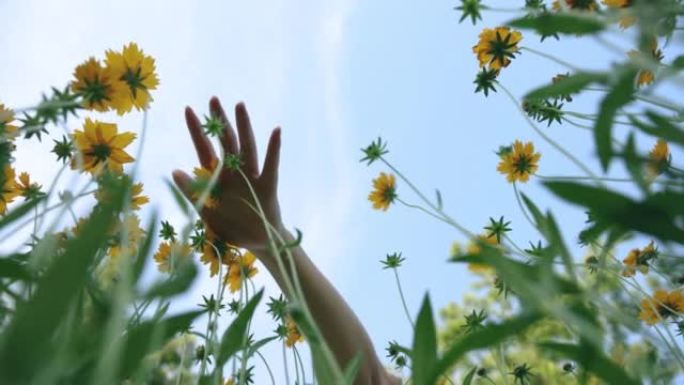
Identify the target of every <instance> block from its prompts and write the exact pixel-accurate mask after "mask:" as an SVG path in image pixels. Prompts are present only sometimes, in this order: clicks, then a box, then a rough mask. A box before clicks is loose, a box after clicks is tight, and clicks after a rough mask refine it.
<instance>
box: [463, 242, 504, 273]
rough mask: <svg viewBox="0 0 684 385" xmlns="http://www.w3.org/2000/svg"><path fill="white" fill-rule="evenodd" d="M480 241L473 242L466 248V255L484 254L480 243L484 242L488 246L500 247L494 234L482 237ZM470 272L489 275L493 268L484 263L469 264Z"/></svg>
mask: <svg viewBox="0 0 684 385" xmlns="http://www.w3.org/2000/svg"><path fill="white" fill-rule="evenodd" d="M477 239H478V241H473V240H471V241H470V242H469V243H468V247H467V248H466V253H468V254H472V255H476V254H480V253H481V252H482V247H481V246H480V243H479V242H483V243H485V244H488V245H492V246H498V245H499V242H497V240H496V235H494V234H492V235H490V236H486V235H480V236H478V237H477ZM468 270H470V271H471V272H473V273H475V274H489V273H492V268H491V267H490V266H489V265H485V264H482V263H469V264H468Z"/></svg>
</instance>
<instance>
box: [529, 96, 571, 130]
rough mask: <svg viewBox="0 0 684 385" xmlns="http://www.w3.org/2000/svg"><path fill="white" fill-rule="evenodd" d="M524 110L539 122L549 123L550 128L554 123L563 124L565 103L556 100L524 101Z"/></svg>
mask: <svg viewBox="0 0 684 385" xmlns="http://www.w3.org/2000/svg"><path fill="white" fill-rule="evenodd" d="M522 109H523V111H525V113H527V115H528V116H529V117H530V118H532V119H534V120H536V121H537V122H540V123H544V122H548V123H547V126H550V125H551V123H553V122H554V121H556V122H558V123H562V118H563V110H562V109H563V103H561V100H559V99H555V100H553V101H550V100H544V99H533V100H529V99H526V100H524V101H523V104H522Z"/></svg>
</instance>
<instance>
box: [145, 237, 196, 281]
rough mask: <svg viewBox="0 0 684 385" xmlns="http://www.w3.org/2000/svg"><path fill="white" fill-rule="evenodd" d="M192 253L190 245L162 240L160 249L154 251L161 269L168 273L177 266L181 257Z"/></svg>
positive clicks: (155, 258) (158, 266) (155, 259)
mask: <svg viewBox="0 0 684 385" xmlns="http://www.w3.org/2000/svg"><path fill="white" fill-rule="evenodd" d="M191 253H192V249H191V247H190V246H189V245H186V244H179V243H178V242H162V243H161V244H160V245H159V249H158V250H157V252H156V253H154V261H155V262H157V268H158V269H159V271H161V272H164V273H168V272H170V271H171V270H172V266H177V265H178V263H177V262H176V261H178V260H179V259H180V258H187V257H188V256H190V254H191Z"/></svg>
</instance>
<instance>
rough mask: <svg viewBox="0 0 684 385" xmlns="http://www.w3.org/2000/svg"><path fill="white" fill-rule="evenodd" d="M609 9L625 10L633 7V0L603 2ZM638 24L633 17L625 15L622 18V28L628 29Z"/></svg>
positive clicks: (604, 0)
mask: <svg viewBox="0 0 684 385" xmlns="http://www.w3.org/2000/svg"><path fill="white" fill-rule="evenodd" d="M603 4H605V5H606V6H607V7H608V8H614V9H623V8H629V7H631V6H632V0H603ZM635 22H636V18H635V17H634V16H632V15H629V14H625V15H623V16H621V17H620V28H622V29H626V28H629V27H631V26H632V25H633V24H634V23H635Z"/></svg>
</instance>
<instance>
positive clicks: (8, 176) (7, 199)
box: [0, 164, 20, 215]
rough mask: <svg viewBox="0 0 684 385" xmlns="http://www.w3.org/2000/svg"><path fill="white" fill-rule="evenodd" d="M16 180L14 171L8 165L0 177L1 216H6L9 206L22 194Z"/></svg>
mask: <svg viewBox="0 0 684 385" xmlns="http://www.w3.org/2000/svg"><path fill="white" fill-rule="evenodd" d="M14 178H15V172H14V169H13V168H12V167H11V166H10V165H9V164H6V165H5V167H4V170H3V173H2V174H1V175H0V215H3V214H5V212H6V211H7V205H8V204H10V203H12V201H13V200H14V198H16V197H17V196H19V194H20V191H19V189H18V188H17V182H16V181H15V180H14Z"/></svg>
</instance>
